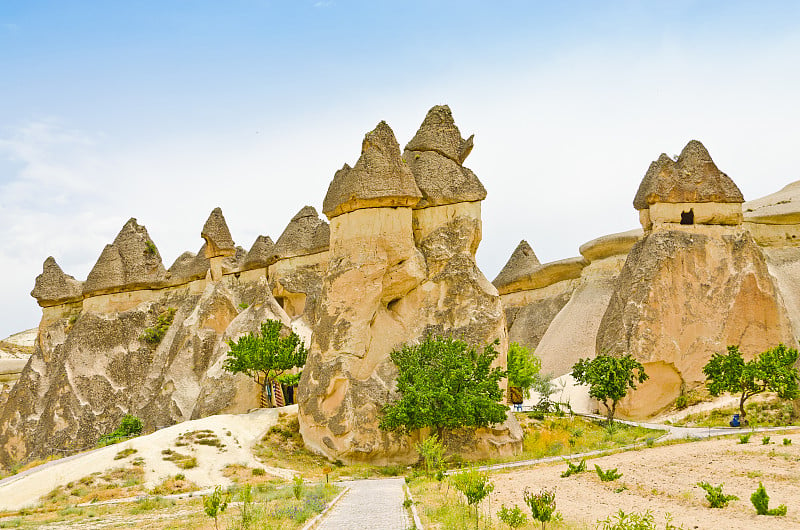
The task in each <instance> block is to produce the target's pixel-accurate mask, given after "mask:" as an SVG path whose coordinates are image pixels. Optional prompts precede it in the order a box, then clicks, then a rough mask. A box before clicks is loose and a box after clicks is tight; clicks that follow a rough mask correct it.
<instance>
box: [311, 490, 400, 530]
mask: <svg viewBox="0 0 800 530" xmlns="http://www.w3.org/2000/svg"><path fill="white" fill-rule="evenodd" d="M403 482H404V479H403V478H387V479H374V480H353V481H348V482H347V483H346V485H347V487H349V488H350V491H348V492H347V493H346V494H345V495H344V497H342V498H341V500H339V502H338V503H336V506H334V507H333V508H332V509H331V511H330V512H329V513H328V514H327V515H326V516H325V518H324V519H323V520H322V522H321V523H320V525H319V526H318V527H317V528H318V529H321V530H350V529H352V530H370V529H374V530H406V529H407V528H411V519H410V518H409V516H408V512H407V511H406V509H405V508H403V500H404V499H405V495H404V493H403Z"/></svg>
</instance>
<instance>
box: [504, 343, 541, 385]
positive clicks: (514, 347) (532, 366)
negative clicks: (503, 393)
mask: <svg viewBox="0 0 800 530" xmlns="http://www.w3.org/2000/svg"><path fill="white" fill-rule="evenodd" d="M541 368H542V361H541V360H540V359H539V358H538V357H536V356H535V355H533V354H532V353H531V352H530V351H529V350H528V348H526V347H525V346H521V345H519V344H517V343H516V342H512V343H511V344H509V346H508V386H516V387H519V388H521V389H522V392H523V394H524V395H525V397H526V398H527V397H530V395H531V387H532V386H533V385H534V384H535V383H536V382H537V378H536V376H537V375H538V373H539V370H541Z"/></svg>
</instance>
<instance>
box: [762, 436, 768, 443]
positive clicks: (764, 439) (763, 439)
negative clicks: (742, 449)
mask: <svg viewBox="0 0 800 530" xmlns="http://www.w3.org/2000/svg"><path fill="white" fill-rule="evenodd" d="M769 438H770V437H769V436H764V437H763V438H761V445H769Z"/></svg>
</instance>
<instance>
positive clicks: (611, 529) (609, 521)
mask: <svg viewBox="0 0 800 530" xmlns="http://www.w3.org/2000/svg"><path fill="white" fill-rule="evenodd" d="M597 524H598V528H600V529H601V530H656V520H655V517H653V513H652V512H651V511H650V510H647V511H646V512H644V513H636V512H631V513H625V512H624V511H622V510H620V511H618V512H617V513H615V514H614V515H609V516H608V517H606V518H605V519H603V520H600V521H597ZM599 525H603V526H599Z"/></svg>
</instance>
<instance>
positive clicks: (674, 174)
mask: <svg viewBox="0 0 800 530" xmlns="http://www.w3.org/2000/svg"><path fill="white" fill-rule="evenodd" d="M659 202H663V203H699V202H716V203H726V202H732V203H742V202H744V197H743V196H742V192H741V191H740V190H739V187H738V186H736V184H734V182H733V181H732V180H731V179H730V177H728V175H726V174H725V173H723V172H722V171H720V170H719V169H718V168H717V166H716V165H715V164H714V161H713V160H711V155H709V154H708V151H706V148H705V147H703V144H701V143H700V142H698V141H697V140H692V141H691V142H689V143H688V144H686V147H684V148H683V151H681V154H680V155H679V156H678V159H677V160H675V161H673V160H672V159H671V158H670V157H668V156H667V155H665V154H662V155H661V156H660V157H659V158H658V160H656V161H655V162H653V163H652V164H650V168H649V169H648V170H647V173H646V174H645V176H644V179H643V180H642V183H641V184H640V186H639V190H638V191H637V192H636V197H635V198H634V199H633V207H634V208H636V209H637V210H644V209H647V208H649V207H650V205H652V204H655V203H659Z"/></svg>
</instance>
